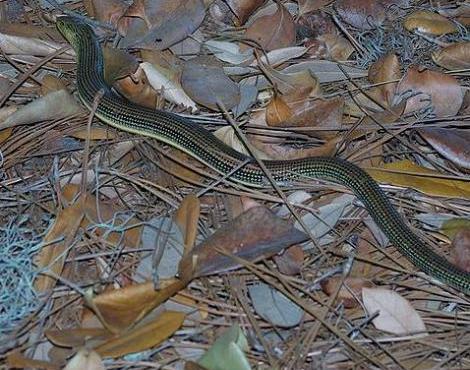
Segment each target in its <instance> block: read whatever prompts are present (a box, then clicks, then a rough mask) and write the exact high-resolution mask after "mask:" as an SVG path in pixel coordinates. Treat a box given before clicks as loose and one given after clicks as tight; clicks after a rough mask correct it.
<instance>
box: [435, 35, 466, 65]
mask: <svg viewBox="0 0 470 370" xmlns="http://www.w3.org/2000/svg"><path fill="white" fill-rule="evenodd" d="M432 60H433V61H434V63H436V64H438V65H440V66H441V67H444V68H445V69H450V70H452V69H468V68H470V42H457V43H455V44H452V45H450V46H447V47H445V48H443V49H441V50H439V51H436V52H434V53H432Z"/></svg>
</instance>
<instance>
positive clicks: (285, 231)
mask: <svg viewBox="0 0 470 370" xmlns="http://www.w3.org/2000/svg"><path fill="white" fill-rule="evenodd" d="M305 238H306V235H305V234H304V233H303V232H301V231H299V230H297V229H295V228H294V227H293V226H292V224H290V223H289V222H287V221H285V220H282V219H280V218H278V217H276V216H275V215H274V214H273V213H272V212H271V211H270V210H268V209H267V208H264V207H253V208H250V209H248V210H247V211H246V212H244V213H242V214H241V215H240V216H238V217H237V218H235V219H234V220H233V221H232V222H230V223H229V224H227V225H226V226H224V227H222V228H220V229H218V230H217V231H216V232H215V233H214V234H212V235H211V236H210V237H209V238H208V239H206V240H205V241H204V242H202V243H201V244H199V245H197V246H196V247H195V248H193V250H192V251H191V252H190V253H189V254H188V255H186V256H184V257H183V259H182V260H181V263H180V275H181V276H188V275H190V276H193V277H197V276H204V275H211V274H215V273H217V272H226V271H229V270H233V269H235V268H238V267H240V264H239V263H238V262H237V261H235V260H234V259H233V258H231V257H230V256H231V255H236V256H238V257H240V258H244V259H246V260H248V261H250V262H253V261H258V260H259V259H260V258H269V257H271V256H272V255H273V254H276V253H278V252H280V251H281V250H282V249H283V248H285V247H287V246H290V245H292V244H297V243H300V242H302V241H304V240H305ZM218 249H222V250H223V251H225V252H226V253H227V255H226V254H222V253H221V252H220V251H219V250H218Z"/></svg>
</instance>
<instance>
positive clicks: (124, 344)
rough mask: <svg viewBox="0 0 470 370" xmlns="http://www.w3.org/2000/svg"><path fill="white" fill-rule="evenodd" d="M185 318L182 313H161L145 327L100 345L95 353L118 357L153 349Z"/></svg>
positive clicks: (177, 327)
mask: <svg viewBox="0 0 470 370" xmlns="http://www.w3.org/2000/svg"><path fill="white" fill-rule="evenodd" d="M185 316H186V314H185V313H183V312H176V311H166V312H163V313H162V314H161V315H160V316H158V317H157V318H156V319H154V320H152V321H150V322H147V323H145V325H142V326H140V327H138V328H135V329H132V330H130V331H128V332H126V333H123V334H121V335H119V336H118V337H116V338H112V339H110V340H108V341H107V342H105V343H103V344H100V345H99V346H97V347H95V351H96V352H97V353H99V354H100V355H101V356H102V357H120V356H124V355H127V354H129V353H135V352H141V351H144V350H146V349H149V348H152V347H155V346H156V345H158V344H160V343H161V342H163V341H164V340H166V339H167V338H168V337H170V336H171V335H172V334H173V333H174V332H175V331H176V330H178V329H179V328H180V327H181V325H183V322H184V318H185Z"/></svg>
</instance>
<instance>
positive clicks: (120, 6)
mask: <svg viewBox="0 0 470 370" xmlns="http://www.w3.org/2000/svg"><path fill="white" fill-rule="evenodd" d="M83 3H84V5H85V8H86V10H87V13H88V15H90V16H91V17H95V18H96V19H99V20H100V21H102V22H104V23H111V24H112V25H114V26H116V24H117V21H118V20H119V18H121V17H122V16H123V14H124V13H125V12H126V10H127V8H128V7H129V4H128V3H127V2H126V1H125V0H107V1H100V0H88V1H84V2H83Z"/></svg>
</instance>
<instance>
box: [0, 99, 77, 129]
mask: <svg viewBox="0 0 470 370" xmlns="http://www.w3.org/2000/svg"><path fill="white" fill-rule="evenodd" d="M84 111H85V110H84V109H83V107H82V106H81V105H79V104H78V103H77V101H76V100H75V99H74V98H73V96H72V95H70V93H69V92H68V91H67V90H59V91H52V92H50V93H49V94H47V95H45V96H42V97H40V98H38V99H36V100H33V101H32V102H31V103H28V104H26V105H24V106H22V107H20V108H19V109H18V110H17V111H16V112H14V113H13V114H12V115H10V116H8V117H7V118H6V119H5V120H4V121H3V122H1V123H0V130H2V129H5V128H9V127H15V126H19V125H26V124H29V123H34V122H39V121H46V120H49V119H60V118H65V117H68V116H72V115H75V114H79V113H83V112H84Z"/></svg>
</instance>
